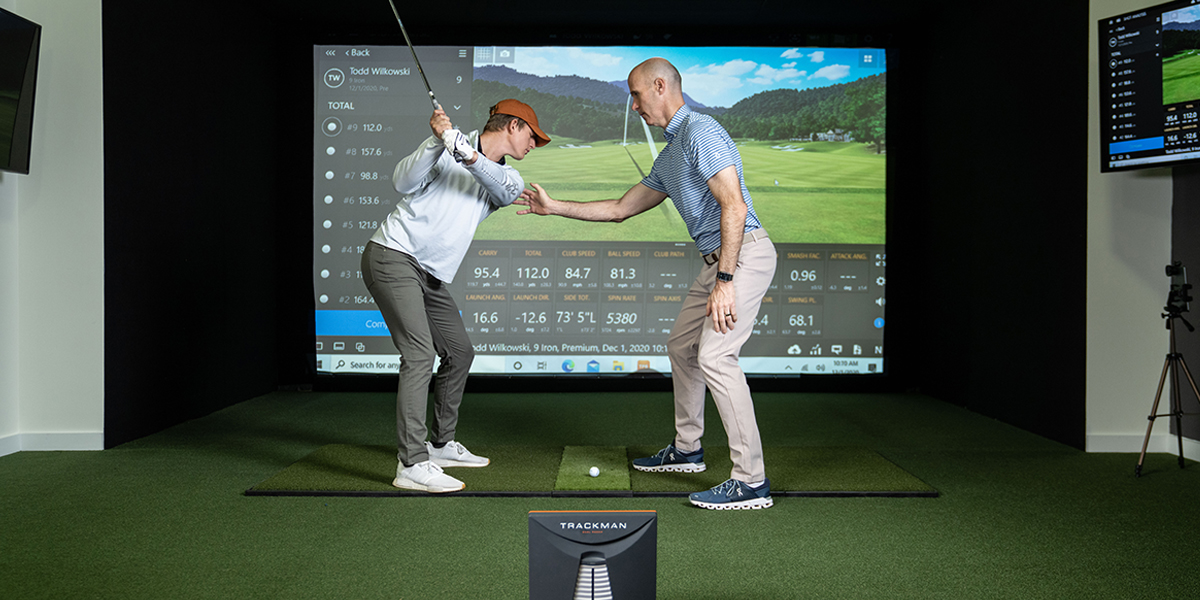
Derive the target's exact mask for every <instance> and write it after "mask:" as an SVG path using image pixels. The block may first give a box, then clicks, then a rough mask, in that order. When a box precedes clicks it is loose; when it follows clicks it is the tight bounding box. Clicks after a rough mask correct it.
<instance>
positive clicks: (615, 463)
mask: <svg viewBox="0 0 1200 600" xmlns="http://www.w3.org/2000/svg"><path fill="white" fill-rule="evenodd" d="M592 467H596V468H598V469H600V474H599V475H597V476H596V477H592V476H591V475H589V474H588V470H589V469H591V468H592ZM629 471H630V469H629V463H628V462H627V461H626V459H625V448H623V447H621V446H567V447H566V448H563V452H562V463H560V464H559V467H558V477H557V479H556V480H555V482H554V489H555V490H565V491H624V492H628V491H629Z"/></svg>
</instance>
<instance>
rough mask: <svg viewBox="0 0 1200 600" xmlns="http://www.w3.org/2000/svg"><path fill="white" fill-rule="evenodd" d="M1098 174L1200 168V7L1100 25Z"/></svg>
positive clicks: (1187, 1) (1186, 3) (1155, 10)
mask: <svg viewBox="0 0 1200 600" xmlns="http://www.w3.org/2000/svg"><path fill="white" fill-rule="evenodd" d="M1098 28H1099V40H1100V73H1099V75H1100V77H1099V81H1100V170H1101V171H1102V172H1110V171H1122V170H1129V169H1140V168H1148V167H1170V166H1174V165H1177V164H1181V163H1188V162H1194V161H1197V160H1200V0H1180V1H1176V2H1169V3H1167V4H1160V5H1158V6H1153V7H1150V8H1146V9H1142V10H1138V11H1134V12H1130V13H1126V14H1122V15H1117V16H1115V17H1110V18H1107V19H1101V20H1100V21H1099V23H1098Z"/></svg>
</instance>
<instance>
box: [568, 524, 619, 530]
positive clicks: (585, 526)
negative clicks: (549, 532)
mask: <svg viewBox="0 0 1200 600" xmlns="http://www.w3.org/2000/svg"><path fill="white" fill-rule="evenodd" d="M558 526H559V527H561V528H562V529H587V530H592V529H629V523H571V522H568V523H559V524H558Z"/></svg>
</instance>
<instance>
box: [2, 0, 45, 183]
mask: <svg viewBox="0 0 1200 600" xmlns="http://www.w3.org/2000/svg"><path fill="white" fill-rule="evenodd" d="M41 39H42V26H41V25H38V24H37V23H34V22H32V21H29V20H27V19H23V18H21V17H18V16H17V15H14V14H13V13H11V12H8V11H6V10H4V9H2V8H0V171H13V172H15V173H25V174H28V173H29V148H30V144H31V142H32V139H33V96H34V90H35V88H36V86H37V64H38V47H39V45H40V42H41Z"/></svg>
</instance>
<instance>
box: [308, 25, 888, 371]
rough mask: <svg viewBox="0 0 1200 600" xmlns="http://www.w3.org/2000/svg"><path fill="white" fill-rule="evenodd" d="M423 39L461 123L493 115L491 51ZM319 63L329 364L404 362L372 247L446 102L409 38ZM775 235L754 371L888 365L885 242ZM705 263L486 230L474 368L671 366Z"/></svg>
mask: <svg viewBox="0 0 1200 600" xmlns="http://www.w3.org/2000/svg"><path fill="white" fill-rule="evenodd" d="M417 51H418V53H419V56H420V60H421V65H422V66H423V67H424V70H425V74H426V76H427V77H428V78H429V83H430V86H431V87H432V88H433V90H434V92H435V93H436V95H437V98H438V101H439V102H440V103H441V105H442V107H443V108H444V109H445V110H446V112H447V114H448V115H449V116H450V118H451V120H452V121H453V122H454V123H455V124H456V126H458V127H459V128H461V129H463V130H464V131H470V130H472V129H475V128H478V127H480V126H482V124H481V123H480V124H476V123H471V122H470V119H471V116H470V115H471V110H470V108H471V107H470V99H471V79H472V72H473V66H474V61H475V60H476V57H477V54H476V49H475V48H473V47H419V48H418V49H417ZM314 65H315V69H314V75H315V85H314V91H315V94H314V97H315V106H314V108H315V110H314V117H315V118H314V160H313V169H314V173H313V181H314V184H313V197H314V243H315V248H314V260H313V268H314V290H315V296H316V297H315V306H316V310H315V319H316V348H315V350H316V355H317V370H318V372H322V373H332V374H341V373H376V374H394V373H395V372H396V371H397V369H398V366H399V357H398V353H397V350H396V348H395V346H394V345H393V344H392V341H391V338H390V334H389V332H388V329H387V325H386V324H385V323H384V320H383V317H382V315H381V314H380V312H379V310H378V308H377V307H376V306H375V303H374V300H373V299H372V298H371V296H370V294H369V293H368V292H367V290H366V287H365V286H364V285H363V281H362V273H361V272H360V256H361V253H362V251H363V248H364V246H365V245H366V243H367V241H368V240H369V239H370V237H371V235H372V234H373V233H374V232H375V230H376V229H377V228H378V227H379V224H380V221H381V220H383V219H385V218H387V215H388V214H389V213H390V212H391V211H392V210H393V209H394V208H395V204H396V202H397V201H398V200H399V197H400V195H399V194H398V193H396V192H395V191H394V189H393V187H392V184H391V181H390V179H391V175H392V171H393V169H394V167H395V165H396V162H398V161H399V160H400V159H401V158H402V157H404V156H406V155H408V154H409V153H411V152H412V151H413V150H414V149H415V148H416V147H417V145H418V144H419V143H420V142H421V141H422V140H424V139H425V138H427V137H428V136H429V135H431V132H430V130H429V117H430V114H431V113H432V105H431V104H430V101H429V97H428V94H427V93H426V90H425V87H424V85H423V83H422V82H421V76H420V74H419V73H418V72H417V69H416V65H415V63H414V62H413V60H412V55H411V54H410V52H409V50H408V48H407V47H405V46H400V47H379V46H371V47H350V46H316V47H314ZM596 226H598V227H603V226H605V225H602V224H597V225H596ZM610 226H611V225H610ZM766 229H767V231H768V232H770V226H769V224H767V227H766ZM775 246H776V249H777V251H778V267H777V270H776V274H775V278H774V281H773V282H772V284H771V287H770V290H769V291H768V293H767V295H766V297H765V298H764V300H763V305H762V309H761V311H760V313H759V315H758V318H757V319H756V320H754V321H753V322H747V321H746V320H743V321H739V322H738V324H737V326H740V327H752V328H753V333H752V334H751V338H750V340H749V341H748V342H747V343H746V344H745V346H744V347H743V349H742V353H741V359H740V363H741V365H742V368H743V370H744V371H745V372H746V373H747V374H758V375H808V374H812V375H819V374H853V373H862V374H871V373H882V372H883V356H884V349H883V331H884V306H885V293H884V292H885V286H886V268H887V256H886V250H885V247H884V246H883V245H837V244H802V243H800V244H797V243H783V242H779V241H775ZM703 264H704V263H703V260H702V259H701V257H700V255H699V252H698V251H697V250H696V248H695V245H694V244H692V243H690V242H688V243H683V242H613V241H604V242H600V241H545V240H525V241H491V240H483V239H476V240H475V241H474V242H473V243H472V245H471V247H470V249H469V251H468V252H467V255H466V258H465V259H464V261H463V263H462V265H461V267H460V268H459V270H458V273H457V275H456V276H455V278H454V281H453V283H452V284H451V285H450V286H449V289H450V291H451V294H452V295H453V297H454V299H455V302H456V303H457V305H458V307H459V310H460V311H461V313H462V317H463V321H464V324H465V326H466V329H467V332H468V334H469V335H470V337H471V341H472V344H473V346H474V348H475V353H476V357H475V361H474V363H473V365H472V369H471V371H472V373H478V374H504V375H557V376H563V375H578V374H585V375H586V374H592V375H596V374H601V375H620V374H628V373H635V372H638V371H642V372H659V373H669V372H670V361H669V359H668V357H667V350H666V345H667V338H668V336H669V334H670V331H671V328H672V326H673V323H674V320H675V317H676V315H677V314H678V312H679V308H680V306H681V304H682V302H683V298H684V296H685V295H686V294H687V293H688V291H689V289H690V287H691V285H692V283H693V281H694V279H695V278H696V275H697V274H698V273H699V271H700V269H701V267H702V266H703Z"/></svg>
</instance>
